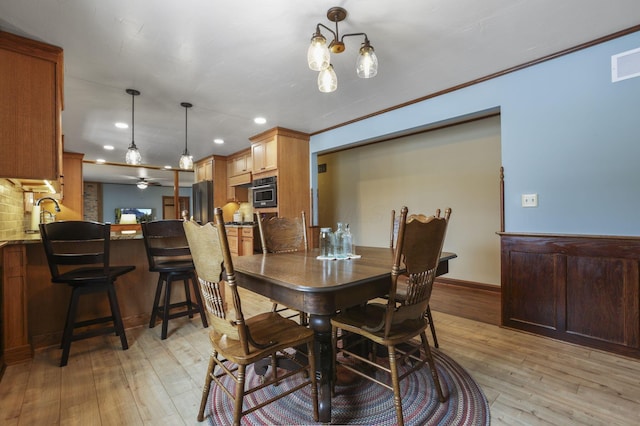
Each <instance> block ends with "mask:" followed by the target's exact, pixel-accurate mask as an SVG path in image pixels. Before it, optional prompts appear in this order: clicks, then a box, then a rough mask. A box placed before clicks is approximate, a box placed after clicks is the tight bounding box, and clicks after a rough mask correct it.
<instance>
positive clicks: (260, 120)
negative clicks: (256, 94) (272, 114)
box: [253, 117, 267, 124]
mask: <svg viewBox="0 0 640 426" xmlns="http://www.w3.org/2000/svg"><path fill="white" fill-rule="evenodd" d="M253 122H254V123H256V124H264V123H266V122H267V119H266V118H264V117H256V118H254V119H253Z"/></svg>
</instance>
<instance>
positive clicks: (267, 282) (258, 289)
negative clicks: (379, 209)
mask: <svg viewBox="0 0 640 426" xmlns="http://www.w3.org/2000/svg"><path fill="white" fill-rule="evenodd" d="M355 252H356V253H357V256H356V257H354V258H349V259H339V260H336V259H319V258H318V256H319V254H320V253H319V250H318V249H311V250H307V251H297V252H289V253H277V254H276V253H268V254H254V255H249V256H234V258H233V264H234V269H235V273H236V282H237V285H238V286H239V287H242V288H245V289H247V290H250V291H252V292H254V293H257V294H260V295H262V296H265V297H267V298H269V299H271V300H273V301H275V302H278V303H279V304H282V305H284V306H287V307H288V308H291V309H294V310H298V311H301V312H305V313H306V314H307V315H308V317H309V327H310V328H312V329H313V330H314V334H315V353H316V377H317V378H318V399H319V401H318V402H319V415H320V416H319V420H320V422H322V423H329V422H331V381H332V379H333V371H332V368H333V363H332V357H333V349H332V347H331V318H332V317H333V316H335V315H336V313H337V312H338V311H340V310H341V309H345V308H349V307H353V306H357V305H360V304H363V303H366V302H367V301H369V300H372V299H376V298H378V297H383V296H385V295H386V294H387V293H388V291H389V286H390V283H391V281H390V277H391V267H392V265H393V261H394V259H393V256H394V250H393V249H392V248H388V247H385V248H383V247H364V246H358V247H356V250H355ZM455 257H457V255H456V254H455V253H451V252H442V254H441V256H440V263H439V265H438V269H437V272H436V276H439V275H442V274H445V273H447V272H448V271H449V260H451V259H454V258H455Z"/></svg>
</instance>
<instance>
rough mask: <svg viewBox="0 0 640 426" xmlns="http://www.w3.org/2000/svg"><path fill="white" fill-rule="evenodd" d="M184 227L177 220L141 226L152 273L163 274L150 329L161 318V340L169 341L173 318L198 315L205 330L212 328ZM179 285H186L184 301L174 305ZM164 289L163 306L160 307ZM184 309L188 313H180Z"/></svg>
mask: <svg viewBox="0 0 640 426" xmlns="http://www.w3.org/2000/svg"><path fill="white" fill-rule="evenodd" d="M182 223H183V221H182V220H177V219H171V220H156V221H152V222H142V235H143V236H144V246H145V248H146V250H147V259H148V260H149V271H151V272H158V273H159V274H160V275H159V277H158V285H157V286H156V294H155V297H154V299H153V308H152V309H151V319H150V320H149V328H153V327H155V325H156V318H157V317H158V316H160V317H161V318H162V333H161V338H162V339H163V340H164V339H166V338H167V330H168V327H169V319H171V318H178V317H183V316H187V315H188V316H189V318H193V314H196V313H199V314H200V319H201V320H202V326H203V327H205V328H207V327H208V326H209V324H208V323H207V316H206V314H205V312H204V308H203V304H202V297H201V296H200V289H199V286H198V284H197V280H196V272H195V267H194V266H193V260H192V259H191V252H190V251H189V245H188V244H187V238H186V236H185V234H184V227H183V224H182ZM180 281H182V283H183V284H184V293H185V300H184V301H182V302H174V303H171V288H172V284H173V283H174V282H180ZM189 282H191V288H192V290H193V295H194V296H195V299H196V301H195V302H194V301H193V300H192V298H191V290H190V289H189ZM163 287H164V304H163V305H162V306H160V296H161V295H162V288H163ZM184 307H186V310H185V309H181V308H184ZM172 311H173V312H172Z"/></svg>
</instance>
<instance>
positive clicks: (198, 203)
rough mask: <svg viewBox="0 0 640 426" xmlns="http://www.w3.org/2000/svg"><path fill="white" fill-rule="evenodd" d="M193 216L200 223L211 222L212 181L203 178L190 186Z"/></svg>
mask: <svg viewBox="0 0 640 426" xmlns="http://www.w3.org/2000/svg"><path fill="white" fill-rule="evenodd" d="M191 199H192V200H193V213H192V216H193V218H194V219H195V220H196V221H197V222H200V223H201V224H204V223H207V222H213V181H211V180H203V181H202V182H198V183H194V184H193V186H192V197H191Z"/></svg>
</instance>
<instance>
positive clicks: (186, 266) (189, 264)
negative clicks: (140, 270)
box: [149, 260, 195, 273]
mask: <svg viewBox="0 0 640 426" xmlns="http://www.w3.org/2000/svg"><path fill="white" fill-rule="evenodd" d="M194 270H195V266H193V261H191V260H172V261H166V262H156V263H155V265H153V266H152V267H149V271H150V272H167V273H171V272H192V271H194Z"/></svg>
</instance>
